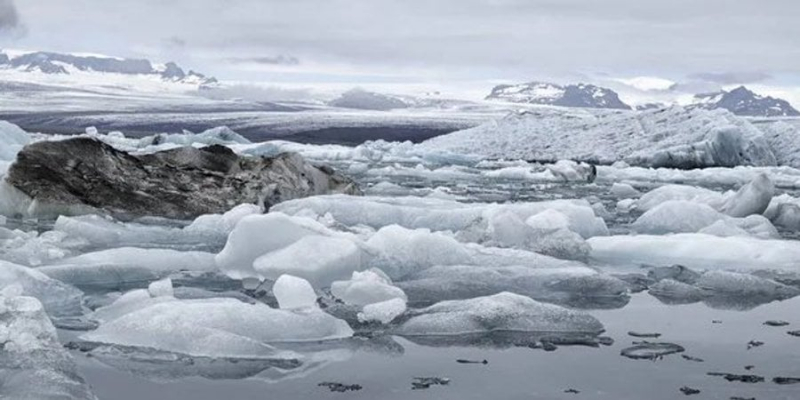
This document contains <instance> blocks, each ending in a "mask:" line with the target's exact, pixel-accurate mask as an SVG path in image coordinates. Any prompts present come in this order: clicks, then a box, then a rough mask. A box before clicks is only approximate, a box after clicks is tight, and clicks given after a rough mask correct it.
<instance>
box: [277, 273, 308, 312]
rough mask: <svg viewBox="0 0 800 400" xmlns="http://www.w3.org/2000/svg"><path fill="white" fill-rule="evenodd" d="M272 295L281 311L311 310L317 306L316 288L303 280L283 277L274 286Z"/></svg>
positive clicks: (287, 276) (288, 276)
mask: <svg viewBox="0 0 800 400" xmlns="http://www.w3.org/2000/svg"><path fill="white" fill-rule="evenodd" d="M272 293H273V294H274V295H275V298H276V299H277V300H278V305H279V306H280V308H281V309H285V310H291V309H295V308H309V307H314V306H315V305H316V304H317V294H316V293H314V288H313V287H311V284H310V283H308V281H307V280H305V279H303V278H298V277H296V276H291V275H281V276H280V277H278V279H277V280H276V281H275V284H274V285H272Z"/></svg>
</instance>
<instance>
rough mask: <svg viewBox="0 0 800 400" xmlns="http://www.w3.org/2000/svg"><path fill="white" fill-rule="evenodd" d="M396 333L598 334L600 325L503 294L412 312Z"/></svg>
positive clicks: (574, 313)
mask: <svg viewBox="0 0 800 400" xmlns="http://www.w3.org/2000/svg"><path fill="white" fill-rule="evenodd" d="M409 314H410V318H409V319H408V320H407V321H405V322H404V323H403V324H402V325H401V326H400V327H399V328H398V329H397V330H396V332H395V333H396V334H398V335H401V336H417V335H422V336H425V335H464V334H474V333H490V332H502V331H511V332H537V333H542V332H546V333H585V334H599V333H600V332H602V331H603V324H601V323H600V321H598V320H597V319H595V318H594V317H592V316H590V315H589V314H586V313H583V312H580V311H573V310H569V309H566V308H563V307H559V306H556V305H552V304H544V303H539V302H537V301H535V300H532V299H531V298H529V297H525V296H520V295H518V294H513V293H508V292H503V293H498V294H495V295H493V296H487V297H477V298H473V299H469V300H452V301H443V302H441V303H437V304H434V305H432V306H430V307H427V308H423V309H420V310H414V311H411V312H410V313H409Z"/></svg>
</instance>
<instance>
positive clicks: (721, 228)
mask: <svg viewBox="0 0 800 400" xmlns="http://www.w3.org/2000/svg"><path fill="white" fill-rule="evenodd" d="M653 233H655V232H653ZM697 233H705V234H708V235H714V236H720V237H727V236H750V234H749V233H748V232H747V231H746V230H744V229H742V228H740V227H738V226H736V224H734V223H733V222H731V221H730V220H724V219H721V220H719V221H717V222H714V223H713V224H711V225H709V226H707V227H705V228H703V229H700V230H699V231H697Z"/></svg>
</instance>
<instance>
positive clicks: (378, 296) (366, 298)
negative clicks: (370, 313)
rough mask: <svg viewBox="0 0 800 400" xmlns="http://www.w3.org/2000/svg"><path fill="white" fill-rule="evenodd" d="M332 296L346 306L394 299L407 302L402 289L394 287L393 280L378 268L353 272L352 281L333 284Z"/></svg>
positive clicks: (364, 304)
mask: <svg viewBox="0 0 800 400" xmlns="http://www.w3.org/2000/svg"><path fill="white" fill-rule="evenodd" d="M331 294H332V295H334V296H336V298H338V299H341V300H342V301H344V302H345V303H346V304H352V305H357V306H366V305H369V304H373V303H380V302H384V301H388V300H392V299H401V300H403V301H405V300H407V297H406V294H405V293H404V292H403V290H402V289H400V288H398V287H397V286H394V284H393V283H392V280H391V278H389V277H388V276H386V274H385V273H383V271H381V270H380V269H377V268H373V269H369V270H366V271H363V272H353V275H352V277H351V278H350V280H347V281H336V282H333V283H332V284H331Z"/></svg>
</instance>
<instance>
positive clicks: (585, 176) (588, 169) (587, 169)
mask: <svg viewBox="0 0 800 400" xmlns="http://www.w3.org/2000/svg"><path fill="white" fill-rule="evenodd" d="M546 168H547V171H549V172H550V173H551V174H552V175H553V176H554V177H556V178H557V179H558V180H562V181H565V182H572V181H582V182H589V183H591V182H594V178H595V177H596V176H597V170H596V169H595V167H594V166H593V165H590V164H586V163H577V162H575V161H572V160H559V161H558V162H556V163H555V164H548V165H546Z"/></svg>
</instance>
